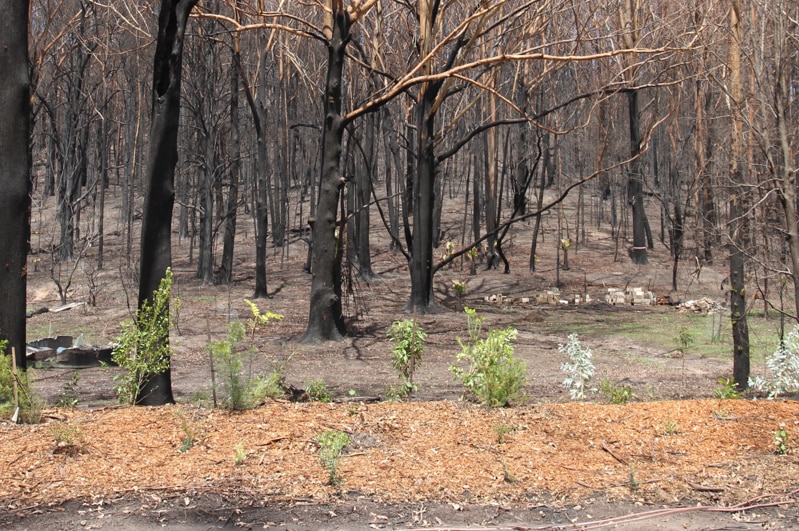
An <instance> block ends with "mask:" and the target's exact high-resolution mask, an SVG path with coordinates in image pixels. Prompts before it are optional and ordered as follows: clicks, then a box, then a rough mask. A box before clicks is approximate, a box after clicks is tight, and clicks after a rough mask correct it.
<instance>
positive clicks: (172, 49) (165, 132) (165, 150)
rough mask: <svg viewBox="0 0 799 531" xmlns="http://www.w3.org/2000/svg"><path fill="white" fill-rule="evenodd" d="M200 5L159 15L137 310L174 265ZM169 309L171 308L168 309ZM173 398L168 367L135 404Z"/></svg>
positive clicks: (187, 0)
mask: <svg viewBox="0 0 799 531" xmlns="http://www.w3.org/2000/svg"><path fill="white" fill-rule="evenodd" d="M196 3H197V0H162V2H161V12H160V14H159V16H158V39H157V41H156V49H155V58H154V59H153V85H152V109H151V116H152V124H151V126H150V147H149V159H148V162H147V194H146V196H145V201H144V213H143V216H142V228H141V266H140V274H139V303H138V306H139V308H141V307H142V304H143V303H144V302H145V301H150V302H152V300H153V294H154V293H155V291H156V290H157V289H158V286H159V284H160V283H161V279H163V278H164V277H165V276H166V270H167V268H169V267H170V266H171V264H172V208H173V206H174V203H175V166H176V164H177V161H178V125H179V123H180V80H181V66H182V62H183V35H184V33H185V31H186V24H187V23H188V20H189V13H190V12H191V10H192V8H193V7H194V5H195V4H196ZM165 311H167V312H169V308H167V309H166V310H165ZM167 341H168V338H167ZM174 401H175V400H174V398H173V397H172V375H171V370H170V368H169V367H168V368H167V370H166V371H164V372H162V373H159V374H153V375H149V377H148V378H147V381H146V383H145V385H144V386H143V387H142V389H141V390H140V392H139V396H138V397H136V403H137V404H141V405H161V404H168V403H172V402H174Z"/></svg>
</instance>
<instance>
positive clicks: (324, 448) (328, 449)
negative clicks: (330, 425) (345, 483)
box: [316, 430, 352, 485]
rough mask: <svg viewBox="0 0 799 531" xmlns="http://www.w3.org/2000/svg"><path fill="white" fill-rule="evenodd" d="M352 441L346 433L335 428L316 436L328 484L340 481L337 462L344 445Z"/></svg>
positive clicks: (336, 483) (335, 483)
mask: <svg viewBox="0 0 799 531" xmlns="http://www.w3.org/2000/svg"><path fill="white" fill-rule="evenodd" d="M351 442H352V441H351V440H350V438H349V437H348V436H347V434H346V433H344V432H341V431H337V430H327V431H324V432H322V433H321V434H320V435H319V436H318V437H317V438H316V443H317V444H318V445H319V460H320V461H321V462H322V466H323V467H324V469H325V471H327V477H328V482H329V483H330V485H338V484H339V483H341V476H339V473H338V462H339V459H340V458H341V452H342V450H344V447H345V446H347V445H348V444H350V443H351Z"/></svg>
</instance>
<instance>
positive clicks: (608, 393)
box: [599, 378, 635, 405]
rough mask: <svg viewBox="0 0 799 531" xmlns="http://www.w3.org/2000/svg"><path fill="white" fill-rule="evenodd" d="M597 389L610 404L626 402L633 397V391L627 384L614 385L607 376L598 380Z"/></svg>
mask: <svg viewBox="0 0 799 531" xmlns="http://www.w3.org/2000/svg"><path fill="white" fill-rule="evenodd" d="M599 391H600V392H601V393H602V395H603V396H604V397H605V399H606V400H607V401H608V402H610V403H611V404H618V405H621V404H626V403H627V402H629V401H630V400H632V399H633V398H635V393H633V390H632V389H631V388H630V386H629V385H616V384H614V383H613V382H612V381H610V380H609V379H608V378H602V380H600V382H599Z"/></svg>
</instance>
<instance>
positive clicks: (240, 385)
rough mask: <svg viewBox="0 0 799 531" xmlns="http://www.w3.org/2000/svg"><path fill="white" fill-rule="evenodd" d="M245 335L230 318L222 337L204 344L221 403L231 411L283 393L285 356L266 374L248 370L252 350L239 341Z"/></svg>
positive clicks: (237, 323) (253, 351)
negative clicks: (212, 363) (209, 358)
mask: <svg viewBox="0 0 799 531" xmlns="http://www.w3.org/2000/svg"><path fill="white" fill-rule="evenodd" d="M269 315H275V314H269ZM246 335H247V331H246V329H245V328H244V325H243V324H241V323H239V322H231V323H230V324H229V325H228V332H227V337H226V338H225V339H223V340H219V341H212V342H211V343H209V344H208V349H209V350H210V351H211V355H212V356H213V359H214V372H215V373H216V374H217V376H218V377H219V380H220V387H221V389H222V391H223V393H224V395H225V396H224V398H223V401H222V403H223V405H224V407H225V408H227V409H230V410H233V411H240V410H244V409H249V408H252V407H255V406H257V405H258V404H260V403H261V402H263V401H264V400H265V399H266V398H279V397H282V396H284V395H285V371H284V368H285V364H286V363H288V359H287V360H286V361H285V362H283V364H281V365H280V366H279V367H278V368H277V369H275V370H274V371H272V372H271V373H269V374H267V375H253V374H251V372H250V371H248V370H247V369H246V368H245V367H249V366H250V365H251V363H249V362H250V361H251V360H252V358H253V357H254V356H255V355H256V351H255V349H254V347H252V346H250V347H249V348H244V347H243V346H242V345H241V342H242V341H243V340H244V338H245V337H246ZM289 359H291V358H290V357H289Z"/></svg>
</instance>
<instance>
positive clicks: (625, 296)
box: [605, 288, 656, 306]
mask: <svg viewBox="0 0 799 531" xmlns="http://www.w3.org/2000/svg"><path fill="white" fill-rule="evenodd" d="M605 302H607V303H608V304H611V305H614V306H615V305H617V304H631V305H633V306H651V305H653V304H655V303H656V299H655V294H654V293H652V292H651V291H647V290H645V289H644V288H626V289H621V288H608V294H607V295H605Z"/></svg>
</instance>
